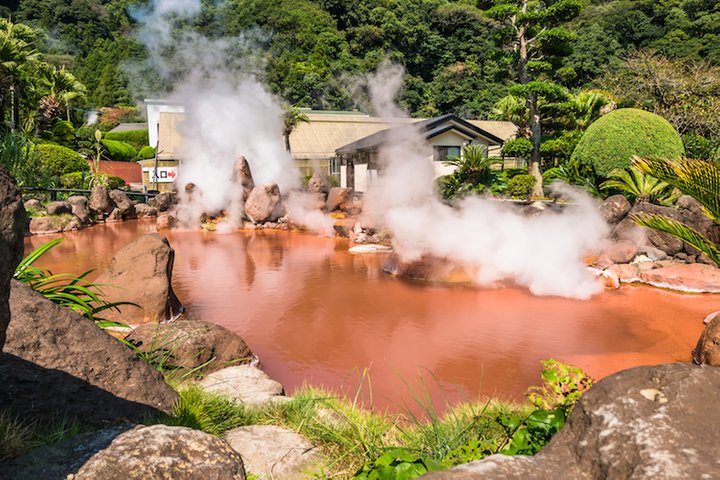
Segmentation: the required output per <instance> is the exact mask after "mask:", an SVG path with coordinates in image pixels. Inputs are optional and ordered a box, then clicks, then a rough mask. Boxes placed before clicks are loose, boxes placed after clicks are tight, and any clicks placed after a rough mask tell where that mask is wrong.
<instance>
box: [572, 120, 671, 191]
mask: <svg viewBox="0 0 720 480" xmlns="http://www.w3.org/2000/svg"><path fill="white" fill-rule="evenodd" d="M684 151H685V150H684V147H683V142H682V138H681V137H680V134H678V132H677V131H676V130H675V128H673V126H672V125H670V122H668V121H667V120H665V119H664V118H662V117H661V116H659V115H655V114H654V113H650V112H646V111H644V110H639V109H636V108H621V109H619V110H615V111H614V112H610V113H608V114H607V115H605V116H603V117H600V118H599V119H598V120H597V121H595V122H594V123H593V124H592V125H590V127H589V128H588V129H587V131H585V133H584V134H583V136H582V138H581V139H580V142H579V143H578V145H577V147H576V148H575V151H574V152H573V154H572V161H578V162H580V163H581V164H590V165H592V166H593V167H595V171H596V172H597V173H598V174H599V175H601V176H602V177H607V176H608V174H609V173H610V172H612V171H613V170H615V169H624V168H627V167H629V166H630V161H631V159H632V157H633V156H634V155H637V156H639V157H662V158H671V159H676V158H680V157H682V156H683V154H684Z"/></svg>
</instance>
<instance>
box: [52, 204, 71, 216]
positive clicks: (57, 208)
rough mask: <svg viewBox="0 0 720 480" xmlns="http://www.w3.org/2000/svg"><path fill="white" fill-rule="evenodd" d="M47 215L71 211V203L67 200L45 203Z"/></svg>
mask: <svg viewBox="0 0 720 480" xmlns="http://www.w3.org/2000/svg"><path fill="white" fill-rule="evenodd" d="M45 208H46V209H47V213H48V215H62V214H64V213H72V205H70V204H69V203H68V202H62V201H55V202H50V203H48V204H47V207H45Z"/></svg>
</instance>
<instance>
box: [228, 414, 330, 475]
mask: <svg viewBox="0 0 720 480" xmlns="http://www.w3.org/2000/svg"><path fill="white" fill-rule="evenodd" d="M225 439H226V440H227V441H228V443H229V444H230V446H231V447H232V448H233V449H234V450H235V451H237V452H238V453H239V454H240V455H241V456H242V458H243V460H244V461H245V467H246V468H247V471H248V472H251V473H253V474H254V475H258V476H259V477H260V478H268V479H270V478H272V479H274V480H300V479H304V478H312V476H311V475H310V474H311V473H313V472H314V471H315V470H317V469H318V467H319V465H320V464H321V463H322V462H323V460H324V455H323V454H322V452H321V451H320V449H319V448H317V447H316V446H314V445H313V444H312V443H310V441H309V440H307V439H306V438H304V437H302V436H301V435H298V434H297V433H295V432H293V431H291V430H288V429H285V428H282V427H278V426H275V425H252V426H249V427H240V428H236V429H233V430H230V431H229V432H227V433H226V434H225Z"/></svg>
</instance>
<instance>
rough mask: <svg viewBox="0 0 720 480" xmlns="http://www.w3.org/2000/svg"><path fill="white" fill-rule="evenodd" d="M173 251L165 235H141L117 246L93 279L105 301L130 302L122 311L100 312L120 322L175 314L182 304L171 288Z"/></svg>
mask: <svg viewBox="0 0 720 480" xmlns="http://www.w3.org/2000/svg"><path fill="white" fill-rule="evenodd" d="M174 259H175V251H174V250H173V249H172V248H171V247H170V244H169V243H168V240H167V238H165V237H163V236H162V235H158V234H157V233H153V234H149V235H144V236H142V237H140V238H139V239H137V240H136V241H134V242H133V243H131V244H130V245H127V246H126V247H125V248H123V249H122V250H120V251H119V252H118V253H117V254H115V256H114V257H113V258H112V260H111V261H110V265H108V267H107V269H106V270H105V271H103V272H102V274H101V275H100V276H99V277H98V279H97V280H96V283H97V284H99V285H108V286H106V287H103V293H104V294H105V297H104V299H105V300H107V301H108V302H132V303H135V304H137V305H139V306H140V308H141V309H138V308H137V307H134V306H131V305H126V306H122V307H120V308H121V311H117V310H108V311H106V312H103V313H104V314H105V317H106V318H107V319H109V320H115V321H120V322H123V323H135V322H138V321H144V322H149V321H155V322H162V321H166V320H170V319H172V318H175V317H177V316H178V315H179V314H181V313H182V311H183V306H182V304H181V303H180V301H179V300H178V298H177V297H176V296H175V292H173V289H172V269H173V262H174Z"/></svg>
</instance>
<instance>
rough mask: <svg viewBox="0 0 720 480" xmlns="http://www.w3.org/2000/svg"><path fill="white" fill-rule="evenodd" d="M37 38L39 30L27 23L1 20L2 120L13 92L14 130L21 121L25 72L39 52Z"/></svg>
mask: <svg viewBox="0 0 720 480" xmlns="http://www.w3.org/2000/svg"><path fill="white" fill-rule="evenodd" d="M36 37H37V31H35V30H33V29H32V28H30V27H28V26H27V25H24V24H22V23H13V22H12V21H11V20H8V19H0V123H3V122H4V120H5V109H6V107H7V98H8V94H10V97H11V98H10V103H11V118H12V128H13V129H17V128H18V126H19V124H20V95H21V89H22V81H21V79H22V75H23V72H24V71H25V70H26V69H27V67H28V66H29V64H30V63H31V62H33V61H35V60H36V59H37V58H38V55H39V54H38V51H37V49H36V48H35V44H34V42H35V39H36Z"/></svg>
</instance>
